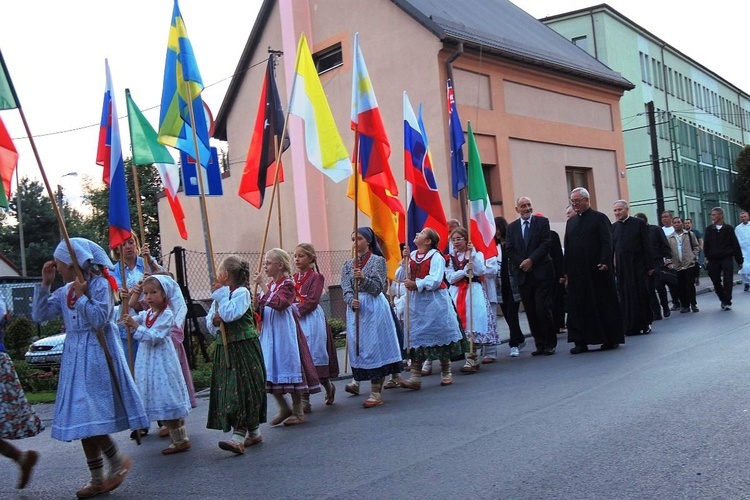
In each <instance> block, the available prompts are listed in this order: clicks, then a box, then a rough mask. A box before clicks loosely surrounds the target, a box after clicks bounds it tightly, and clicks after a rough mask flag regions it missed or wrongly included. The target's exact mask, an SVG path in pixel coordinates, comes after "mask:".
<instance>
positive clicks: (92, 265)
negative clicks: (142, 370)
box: [32, 238, 148, 498]
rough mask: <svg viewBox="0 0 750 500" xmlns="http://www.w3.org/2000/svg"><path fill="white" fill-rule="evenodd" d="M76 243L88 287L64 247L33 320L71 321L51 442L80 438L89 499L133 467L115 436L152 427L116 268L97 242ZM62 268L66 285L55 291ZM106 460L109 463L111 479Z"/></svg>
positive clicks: (37, 297)
mask: <svg viewBox="0 0 750 500" xmlns="http://www.w3.org/2000/svg"><path fill="white" fill-rule="evenodd" d="M70 243H71V245H72V247H73V251H74V252H75V258H76V260H77V261H78V263H79V265H80V268H81V270H82V271H83V279H84V280H85V281H81V280H80V279H79V278H77V277H76V269H75V267H74V266H73V258H72V257H71V255H70V253H69V252H68V247H67V245H66V244H65V242H61V243H60V244H59V245H58V246H57V248H56V249H55V252H54V257H55V262H47V263H46V264H44V267H43V268H42V282H41V284H38V285H36V286H35V288H34V301H33V304H32V318H33V320H34V321H35V322H42V321H49V320H51V319H54V318H57V317H60V316H62V319H63V321H64V323H65V333H66V334H67V335H66V337H65V345H64V346H63V356H62V364H61V366H60V377H59V381H58V385H57V398H56V400H55V414H54V417H53V420H52V437H53V438H55V439H58V440H60V441H73V440H74V439H80V440H81V444H82V445H83V452H84V454H85V455H86V461H87V463H88V467H89V471H90V473H91V480H90V482H89V483H88V484H87V485H86V486H84V487H83V488H82V489H81V490H79V491H78V492H77V493H76V495H77V496H78V498H89V497H92V496H96V495H99V494H101V493H105V492H107V491H112V490H114V489H115V488H117V487H118V486H120V484H121V483H122V482H123V480H124V479H125V476H127V474H128V472H129V471H130V468H131V466H132V462H131V460H130V458H129V457H126V456H124V455H123V454H122V453H120V451H119V450H118V448H117V445H116V444H115V443H114V441H113V440H112V439H111V438H110V437H109V434H111V433H114V432H119V431H123V430H126V429H128V428H130V429H133V430H135V429H142V428H144V427H148V419H147V418H146V412H145V410H144V409H143V403H142V402H141V398H140V396H139V395H138V389H137V388H136V386H135V383H134V382H133V378H132V377H131V375H130V371H129V370H128V368H127V362H126V361H125V355H124V353H123V351H122V345H121V343H120V339H119V338H118V330H117V325H116V323H115V316H114V299H113V295H112V290H113V289H114V290H116V289H117V286H116V283H115V281H114V279H112V277H111V276H110V275H109V270H110V269H111V268H112V262H111V261H110V260H109V257H108V256H107V254H106V253H105V252H104V250H103V249H102V248H101V247H100V246H99V245H97V244H96V243H93V242H91V241H89V240H86V239H84V238H71V239H70ZM55 268H57V271H59V272H60V274H61V275H62V277H63V279H64V280H65V282H66V283H67V285H65V286H63V287H61V288H59V289H57V290H55V291H54V292H52V293H50V284H51V283H52V281H53V280H54V279H55ZM110 279H111V281H110ZM110 287H111V288H110ZM100 339H103V340H104V342H105V346H102V345H101V344H100V343H99V342H100ZM103 347H106V349H103ZM107 354H109V356H107ZM102 454H104V456H105V457H106V458H107V461H108V462H109V473H108V474H107V475H105V474H104V461H103V458H102Z"/></svg>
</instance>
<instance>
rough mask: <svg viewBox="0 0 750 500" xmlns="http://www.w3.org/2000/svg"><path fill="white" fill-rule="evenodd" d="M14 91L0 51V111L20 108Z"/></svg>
mask: <svg viewBox="0 0 750 500" xmlns="http://www.w3.org/2000/svg"><path fill="white" fill-rule="evenodd" d="M20 107H21V106H20V105H19V104H18V96H17V95H16V89H15V88H13V82H12V81H11V79H10V73H9V72H8V68H7V66H5V59H3V53H2V51H0V109H14V108H20Z"/></svg>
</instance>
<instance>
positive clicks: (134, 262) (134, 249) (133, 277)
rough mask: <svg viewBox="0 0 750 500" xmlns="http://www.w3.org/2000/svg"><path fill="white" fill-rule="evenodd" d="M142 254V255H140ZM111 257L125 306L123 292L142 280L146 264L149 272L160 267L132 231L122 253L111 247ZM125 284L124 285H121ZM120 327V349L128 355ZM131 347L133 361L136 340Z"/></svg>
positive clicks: (124, 330) (118, 249)
mask: <svg viewBox="0 0 750 500" xmlns="http://www.w3.org/2000/svg"><path fill="white" fill-rule="evenodd" d="M141 255H142V256H141ZM112 258H113V259H114V260H115V262H116V264H115V267H114V270H113V271H112V275H113V276H114V277H115V280H117V286H118V287H119V288H120V300H121V301H122V303H123V304H126V306H125V307H127V303H128V298H129V294H128V293H127V292H125V289H126V287H127V290H128V291H130V289H132V288H133V287H134V286H136V285H137V284H138V283H140V282H141V281H143V277H144V275H145V274H146V264H148V268H149V269H148V270H149V272H150V273H155V272H159V271H161V270H162V269H161V267H160V266H159V264H157V263H156V261H155V260H154V259H153V258H152V257H151V253H150V252H149V248H148V244H147V243H144V244H143V247H141V246H140V245H139V244H138V237H137V236H136V235H135V233H133V234H132V235H131V236H130V238H128V239H127V240H125V242H124V243H123V244H122V255H120V248H119V247H116V248H113V249H112ZM120 262H124V263H125V279H124V280H123V276H122V266H121V265H120ZM123 285H125V286H123ZM118 313H119V311H116V313H115V317H116V318H119V317H120V316H119V314H118ZM118 326H119V327H120V330H119V331H120V339H121V340H122V349H123V350H124V351H125V356H126V357H127V355H128V333H127V330H126V329H125V327H124V326H122V325H118ZM132 347H133V361H134V362H135V358H136V355H137V353H138V342H132Z"/></svg>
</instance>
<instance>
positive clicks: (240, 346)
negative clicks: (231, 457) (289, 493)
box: [206, 255, 266, 454]
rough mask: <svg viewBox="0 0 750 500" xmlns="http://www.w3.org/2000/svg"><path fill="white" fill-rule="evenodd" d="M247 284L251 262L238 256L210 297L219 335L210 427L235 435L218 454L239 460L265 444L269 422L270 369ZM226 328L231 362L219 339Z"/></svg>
mask: <svg viewBox="0 0 750 500" xmlns="http://www.w3.org/2000/svg"><path fill="white" fill-rule="evenodd" d="M249 279H250V264H248V263H247V261H244V260H240V258H239V257H236V256H234V255H230V256H229V257H227V258H226V259H224V261H223V262H222V263H221V265H220V266H219V273H218V276H217V283H216V285H215V286H214V292H213V294H212V296H213V299H214V302H213V304H211V308H210V309H209V311H208V315H207V316H206V324H207V326H208V330H209V331H211V332H215V333H216V345H215V350H214V361H213V372H212V374H211V399H210V400H209V403H208V423H207V424H206V427H207V428H209V429H217V430H220V431H224V432H229V431H230V430H231V431H232V438H231V439H230V440H229V441H220V442H219V448H221V449H222V450H225V451H231V452H232V453H236V454H242V453H245V448H247V447H250V446H254V445H256V444H258V443H260V442H261V441H263V436H262V435H261V433H260V424H262V423H264V422H265V421H266V392H265V389H266V367H265V364H264V362H263V352H262V351H261V346H260V341H259V339H258V326H257V323H256V321H255V314H253V308H252V307H250V306H251V305H252V304H251V302H252V301H251V297H250V290H249V289H248V288H247V286H248V284H249V283H248V281H249ZM222 322H224V332H225V333H226V339H227V352H228V354H229V359H228V360H227V358H226V357H225V354H224V344H223V343H222V338H221V334H220V328H221V323H222Z"/></svg>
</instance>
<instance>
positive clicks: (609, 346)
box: [599, 343, 620, 351]
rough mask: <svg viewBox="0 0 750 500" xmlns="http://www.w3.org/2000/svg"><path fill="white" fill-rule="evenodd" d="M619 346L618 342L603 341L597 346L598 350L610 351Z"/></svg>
mask: <svg viewBox="0 0 750 500" xmlns="http://www.w3.org/2000/svg"><path fill="white" fill-rule="evenodd" d="M618 347H620V344H613V343H605V344H602V346H601V347H600V348H599V350H600V351H611V350H612V349H617V348H618Z"/></svg>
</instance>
